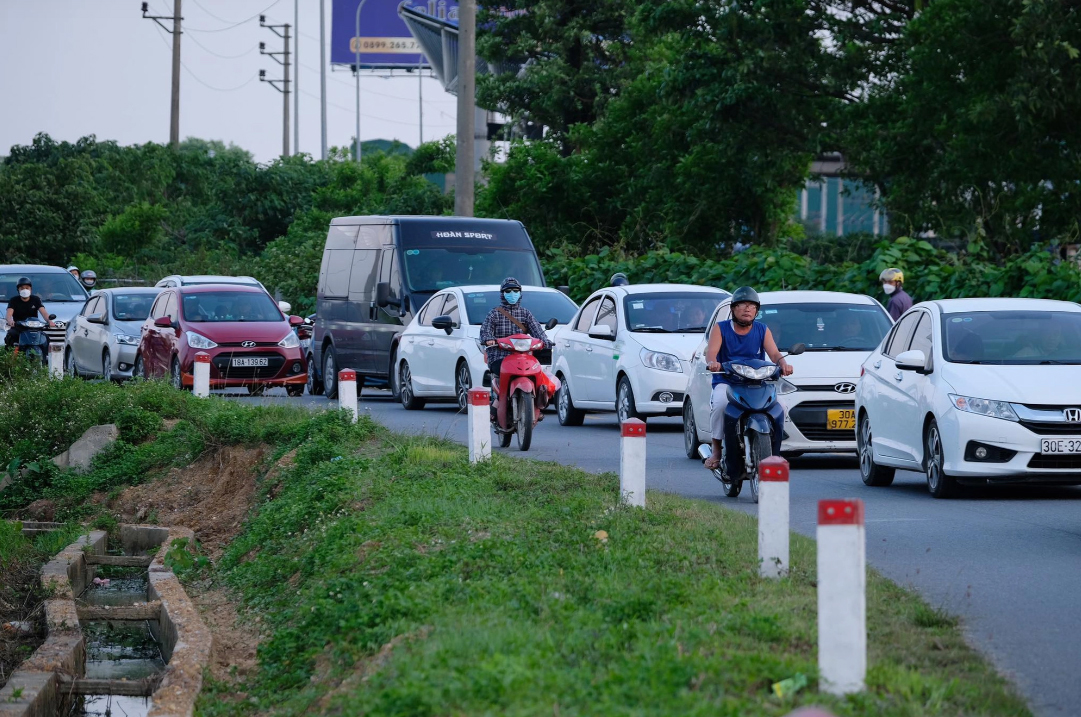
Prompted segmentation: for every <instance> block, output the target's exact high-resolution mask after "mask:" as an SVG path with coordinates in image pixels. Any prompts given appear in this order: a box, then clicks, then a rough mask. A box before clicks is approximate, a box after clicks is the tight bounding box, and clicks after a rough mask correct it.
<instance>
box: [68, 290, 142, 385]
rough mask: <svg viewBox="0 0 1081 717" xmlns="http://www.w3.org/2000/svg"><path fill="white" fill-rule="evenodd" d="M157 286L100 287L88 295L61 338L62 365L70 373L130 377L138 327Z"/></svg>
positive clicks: (112, 378) (122, 378) (74, 374)
mask: <svg viewBox="0 0 1081 717" xmlns="http://www.w3.org/2000/svg"><path fill="white" fill-rule="evenodd" d="M159 293H161V288H160V287H150V288H143V287H124V288H115V289H102V290H101V291H97V292H94V295H93V296H91V297H90V298H89V299H87V301H86V304H85V305H83V309H82V311H80V312H79V314H78V316H76V317H75V318H74V319H73V320H72V321H71V323H69V324H68V332H67V335H66V336H65V338H64V344H65V346H64V365H65V367H66V369H67V372H68V373H69V374H70V375H72V376H101V377H102V378H105V379H106V380H109V381H122V380H124V379H127V378H131V370H132V367H133V366H134V364H135V350H136V349H137V348H138V346H139V336H140V329H141V328H142V325H143V321H144V320H146V317H147V316H149V315H150V306H151V304H153V303H154V299H155V297H157V295H158V294H159Z"/></svg>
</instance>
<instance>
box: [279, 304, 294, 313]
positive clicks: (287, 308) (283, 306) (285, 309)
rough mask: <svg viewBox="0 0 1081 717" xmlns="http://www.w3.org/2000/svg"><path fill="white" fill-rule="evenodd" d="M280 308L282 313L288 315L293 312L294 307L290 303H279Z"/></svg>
mask: <svg viewBox="0 0 1081 717" xmlns="http://www.w3.org/2000/svg"><path fill="white" fill-rule="evenodd" d="M278 308H279V309H281V312H282V313H283V314H286V315H288V314H289V312H290V311H292V310H293V305H292V304H290V303H289V302H288V301H279V302H278Z"/></svg>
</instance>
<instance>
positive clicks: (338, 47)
mask: <svg viewBox="0 0 1081 717" xmlns="http://www.w3.org/2000/svg"><path fill="white" fill-rule="evenodd" d="M359 5H360V0H333V6H332V8H331V12H332V14H331V26H330V61H331V63H332V64H336V65H352V64H354V63H356V58H357V55H356V53H357V50H358V48H359V50H360V66H361V67H362V68H364V69H375V68H388V67H389V68H394V67H402V68H407V67H409V68H411V67H416V66H417V65H418V64H420V63H421V62H423V63H424V66H425V67H427V66H428V60H427V59H426V58H425V57H424V55H423V54H422V52H421V49H420V45H419V44H418V43H417V41H416V39H415V38H414V37H413V36H412V35H411V34H410V33H409V30H408V29H407V28H406V26H405V23H404V22H403V21H402V19H401V18H400V17H398V7H399V6H401V5H405V6H407V7H409V8H412V9H413V10H415V11H416V12H421V13H424V14H426V15H431V16H432V17H435V18H438V19H440V20H446V21H448V22H451V23H454V24H458V3H457V2H455V0H364V7H363V8H362V9H361V11H360V35H359V36H358V35H357V32H356V24H357V7H358V6H359Z"/></svg>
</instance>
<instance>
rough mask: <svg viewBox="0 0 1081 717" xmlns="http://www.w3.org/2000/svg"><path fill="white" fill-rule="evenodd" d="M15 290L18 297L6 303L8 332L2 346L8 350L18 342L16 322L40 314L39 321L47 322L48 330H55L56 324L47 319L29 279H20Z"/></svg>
mask: <svg viewBox="0 0 1081 717" xmlns="http://www.w3.org/2000/svg"><path fill="white" fill-rule="evenodd" d="M15 288H16V289H17V290H18V292H19V293H18V295H16V296H13V297H11V299H10V300H9V301H8V310H7V321H6V323H7V330H8V332H7V335H6V336H5V337H4V345H5V346H7V347H8V348H11V347H12V346H14V345H15V344H16V343H17V342H18V340H19V330H18V327H16V326H15V322H16V321H25V320H26V319H30V318H33V317H34V316H35V315H37V314H40V315H41V320H42V321H45V322H47V323H48V324H49V328H50V329H55V328H56V324H54V323H53V322H52V320H51V319H50V318H49V312H48V311H46V310H45V306H44V305H43V304H42V303H41V297H39V296H38V295H36V294H34V293H33V291H34V287H33V285H32V284H31V283H30V279H28V278H27V277H25V276H24V277H21V278H20V279H19V282H18V284H16V286H15Z"/></svg>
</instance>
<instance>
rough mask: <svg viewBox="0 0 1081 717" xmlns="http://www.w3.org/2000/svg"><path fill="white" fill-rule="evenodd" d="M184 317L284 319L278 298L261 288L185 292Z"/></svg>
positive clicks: (201, 318) (204, 318) (243, 319)
mask: <svg viewBox="0 0 1081 717" xmlns="http://www.w3.org/2000/svg"><path fill="white" fill-rule="evenodd" d="M184 320H185V321H190V322H193V323H198V322H202V321H207V322H216V321H284V320H285V318H284V317H283V316H282V312H281V311H279V310H278V307H277V306H275V305H274V301H273V300H272V299H271V298H270V296H268V295H267V294H264V293H263V292H261V291H201V292H199V293H194V294H184Z"/></svg>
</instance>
